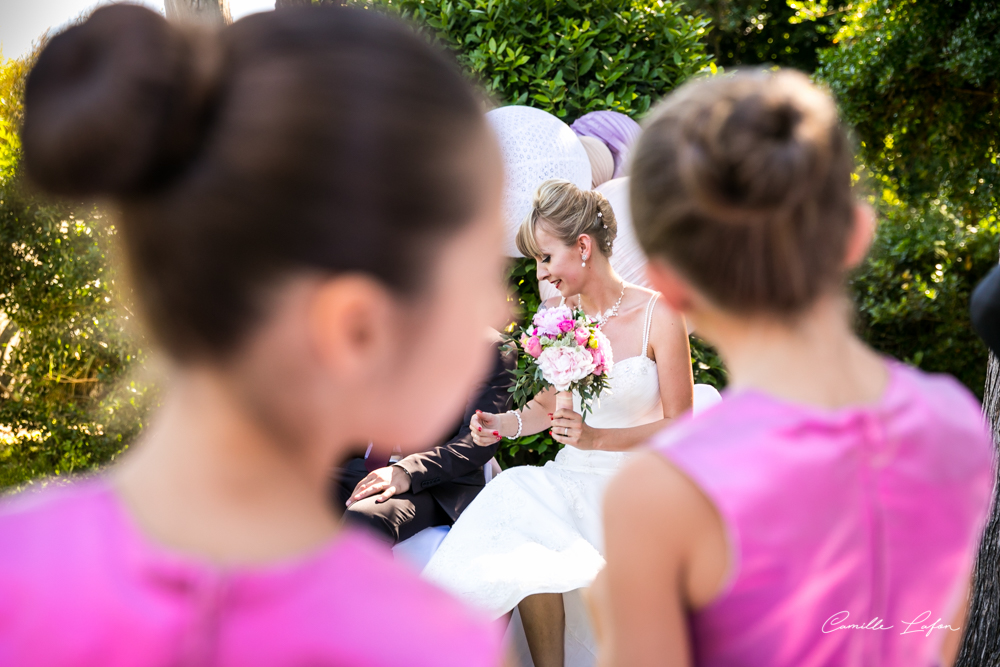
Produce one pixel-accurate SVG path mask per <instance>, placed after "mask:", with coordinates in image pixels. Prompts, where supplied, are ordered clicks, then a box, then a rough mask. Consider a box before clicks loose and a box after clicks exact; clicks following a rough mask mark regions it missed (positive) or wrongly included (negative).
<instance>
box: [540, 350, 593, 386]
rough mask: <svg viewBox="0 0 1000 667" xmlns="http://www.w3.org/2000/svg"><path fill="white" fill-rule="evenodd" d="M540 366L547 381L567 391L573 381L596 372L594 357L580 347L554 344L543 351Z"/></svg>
mask: <svg viewBox="0 0 1000 667" xmlns="http://www.w3.org/2000/svg"><path fill="white" fill-rule="evenodd" d="M538 367H539V368H541V369H542V377H544V378H545V380H546V382H548V383H549V384H551V385H553V386H554V387H555V388H556V389H558V390H559V391H567V390H568V389H569V387H570V385H571V384H572V383H574V382H578V381H580V380H582V379H584V378H585V377H587V376H588V375H590V374H591V373H593V372H594V358H593V356H591V354H590V353H589V352H587V351H586V350H582V349H580V348H579V347H565V346H553V347H549V348H546V349H545V350H544V351H542V353H541V355H540V356H539V357H538Z"/></svg>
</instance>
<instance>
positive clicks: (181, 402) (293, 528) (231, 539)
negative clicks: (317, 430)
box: [113, 370, 338, 564]
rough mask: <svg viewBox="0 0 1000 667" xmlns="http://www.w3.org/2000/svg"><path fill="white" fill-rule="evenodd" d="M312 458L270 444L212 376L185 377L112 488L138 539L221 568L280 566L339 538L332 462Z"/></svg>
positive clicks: (301, 449)
mask: <svg viewBox="0 0 1000 667" xmlns="http://www.w3.org/2000/svg"><path fill="white" fill-rule="evenodd" d="M308 451H310V450H309V448H306V447H302V446H301V445H299V446H295V445H293V444H291V443H282V442H278V441H277V440H276V439H275V438H274V437H273V436H271V435H269V434H268V433H267V432H266V429H264V428H263V427H262V426H261V425H260V423H259V422H258V421H257V420H255V419H253V418H252V417H251V416H250V415H249V414H248V411H247V409H246V407H245V406H242V405H240V404H239V402H238V401H237V400H236V399H235V397H234V394H233V392H231V391H227V387H226V386H225V383H224V382H223V381H222V380H221V379H220V378H219V377H218V376H216V375H213V374H212V373H210V372H204V371H197V370H196V371H184V372H182V373H180V374H179V376H178V377H177V378H176V380H175V382H173V383H172V388H171V390H170V391H169V393H168V396H167V398H166V400H165V402H164V405H163V408H162V409H161V410H160V412H159V413H158V415H157V420H156V423H155V424H154V425H153V426H152V427H151V428H150V430H149V431H148V432H147V433H146V434H144V435H143V437H142V440H141V442H140V443H139V444H138V445H137V446H135V449H134V451H132V452H130V453H129V454H128V456H127V457H126V458H125V461H124V462H123V463H122V465H120V466H119V467H118V468H117V469H116V472H115V474H114V476H113V483H114V485H115V488H116V490H117V491H118V493H119V494H120V496H121V498H122V500H123V502H124V503H125V505H126V507H127V508H128V510H129V512H130V513H131V514H132V516H133V518H134V519H135V520H136V521H137V522H138V524H139V527H140V529H141V530H142V532H144V533H145V534H146V535H147V536H149V537H151V538H153V539H154V540H155V541H158V542H160V543H162V544H164V545H166V546H168V547H171V548H174V549H177V550H180V551H184V552H188V553H191V554H194V555H196V556H200V557H203V558H207V559H208V560H211V561H214V562H217V563H222V564H241V563H258V562H267V561H273V560H280V559H283V558H288V557H293V556H295V555H298V554H302V553H305V552H308V551H311V550H313V549H315V548H317V547H319V546H320V545H321V544H323V543H325V542H326V541H328V540H329V539H330V538H331V537H332V536H333V535H334V534H335V533H336V531H337V523H338V521H337V517H336V516H335V515H334V514H333V513H332V511H331V510H330V509H329V506H328V503H327V484H328V481H329V474H330V462H329V461H319V460H310V459H309V456H308V455H307V454H306V453H305V452H308ZM327 451H329V450H327Z"/></svg>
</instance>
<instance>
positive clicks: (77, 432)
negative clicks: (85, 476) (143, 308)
mask: <svg viewBox="0 0 1000 667" xmlns="http://www.w3.org/2000/svg"><path fill="white" fill-rule="evenodd" d="M27 70H28V66H27V63H25V62H23V61H7V62H6V63H4V64H3V68H2V69H0V99H2V103H0V130H2V133H0V165H3V171H2V172H0V424H2V431H0V488H2V487H5V486H10V485H18V484H21V483H24V482H26V481H29V480H31V479H34V478H36V477H40V476H45V475H50V474H59V473H63V472H72V471H80V470H86V469H88V468H92V467H94V466H96V465H99V464H101V463H103V462H105V461H107V460H109V459H110V458H112V457H113V456H114V455H115V453H117V452H118V451H120V450H121V449H122V447H124V446H125V445H126V444H127V443H128V442H129V440H130V439H131V438H132V437H133V436H134V435H135V434H136V433H137V432H138V431H139V430H140V429H141V427H142V421H143V417H144V415H145V404H146V400H145V396H146V392H145V390H144V387H143V386H142V385H138V386H137V384H136V383H135V382H134V381H133V382H130V383H127V384H124V385H123V384H122V381H121V378H123V377H124V376H125V374H126V373H127V371H128V370H129V369H130V368H132V367H134V366H137V365H141V363H142V361H143V359H144V353H143V351H142V348H141V347H140V343H141V337H139V336H137V335H136V334H135V332H133V331H131V330H130V328H129V327H128V326H126V325H127V322H126V321H123V318H124V320H127V319H128V317H129V316H128V312H127V307H128V304H127V303H122V302H121V299H120V298H119V297H118V296H116V295H117V294H119V293H123V292H124V293H125V294H126V295H127V291H124V290H122V289H120V287H121V286H120V282H121V281H120V277H119V276H118V275H117V273H116V271H115V269H114V266H115V264H114V263H113V262H111V261H109V254H110V253H111V252H112V249H113V246H114V235H115V228H114V225H110V224H107V221H106V220H105V215H104V214H103V213H102V212H101V211H99V210H98V209H97V208H96V207H94V206H93V205H84V204H78V203H67V202H52V201H48V200H45V199H40V198H38V197H36V196H34V195H33V194H32V193H31V191H30V190H29V189H28V188H26V187H25V185H24V183H23V182H22V180H21V178H20V176H19V169H18V157H19V150H20V145H19V143H18V142H17V134H16V132H15V131H14V130H16V128H17V127H18V126H19V124H20V120H21V107H20V99H21V97H20V95H21V90H23V82H24V76H25V74H26V72H27ZM123 307H124V308H125V309H126V310H125V311H124V314H122V313H123V310H122V308H123Z"/></svg>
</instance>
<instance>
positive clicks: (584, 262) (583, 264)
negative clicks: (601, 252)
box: [580, 255, 587, 266]
mask: <svg viewBox="0 0 1000 667" xmlns="http://www.w3.org/2000/svg"><path fill="white" fill-rule="evenodd" d="M580 266H587V256H586V255H584V256H583V262H581V263H580Z"/></svg>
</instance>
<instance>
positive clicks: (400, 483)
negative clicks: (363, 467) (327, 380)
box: [347, 466, 410, 507]
mask: <svg viewBox="0 0 1000 667" xmlns="http://www.w3.org/2000/svg"><path fill="white" fill-rule="evenodd" d="M409 490H410V476H409V475H407V474H406V471H405V470H403V469H402V468H400V467H399V466H386V467H385V468H379V469H378V470H373V471H372V472H370V473H368V476H367V477H365V478H364V479H363V480H361V481H360V482H358V485H357V486H356V487H354V494H353V495H352V496H351V497H350V498H348V499H347V506H348V507H350V506H351V505H353V504H354V503H356V502H358V501H359V500H361V499H362V498H367V497H368V496H373V495H375V494H376V493H379V494H381V495H380V496H379V497H378V498H376V499H375V502H376V503H384V502H385V501H387V500H389V498H392V497H393V496H394V495H396V494H398V493H405V492H407V491H409Z"/></svg>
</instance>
